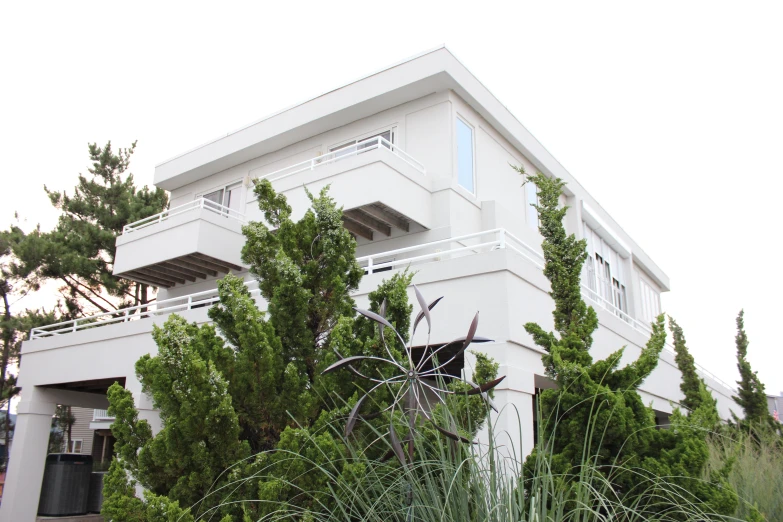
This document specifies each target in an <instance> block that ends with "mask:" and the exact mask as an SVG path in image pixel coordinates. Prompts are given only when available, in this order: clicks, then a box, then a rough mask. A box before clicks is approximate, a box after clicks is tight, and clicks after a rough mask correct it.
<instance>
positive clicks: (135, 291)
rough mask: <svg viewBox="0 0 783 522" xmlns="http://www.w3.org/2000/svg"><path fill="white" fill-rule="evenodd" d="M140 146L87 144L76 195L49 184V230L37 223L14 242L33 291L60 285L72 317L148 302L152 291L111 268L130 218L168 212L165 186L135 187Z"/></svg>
mask: <svg viewBox="0 0 783 522" xmlns="http://www.w3.org/2000/svg"><path fill="white" fill-rule="evenodd" d="M135 149H136V142H133V144H131V146H130V147H129V148H127V149H122V148H121V149H117V150H115V149H114V148H113V147H112V144H111V142H108V143H107V144H106V145H104V146H103V147H99V146H98V145H97V144H95V143H92V144H90V145H89V146H88V154H89V160H90V162H91V166H90V167H89V168H88V169H87V170H88V173H89V174H88V175H83V174H80V175H79V181H78V183H77V185H76V187H74V189H73V192H72V193H71V194H68V193H67V192H65V191H62V192H60V191H56V190H50V189H48V188H47V187H44V190H45V191H46V194H47V196H48V197H49V201H50V202H51V204H52V206H54V207H55V208H56V209H57V210H58V211H59V212H60V217H59V220H58V223H57V226H56V227H55V228H54V230H52V231H50V232H43V231H42V230H40V228H37V229H36V230H34V231H33V232H31V233H29V234H27V237H26V238H25V241H22V242H19V243H18V244H17V245H16V246H15V247H14V254H15V255H16V257H17V259H18V263H17V267H16V269H17V271H19V272H20V273H22V275H23V276H24V277H25V280H26V283H27V286H28V287H29V288H30V289H33V290H36V289H38V287H39V286H40V284H41V283H42V282H45V281H56V282H57V283H59V284H60V285H61V294H62V298H63V302H64V305H65V306H66V308H67V309H68V311H69V314H70V315H71V316H74V317H79V316H83V315H85V313H87V312H95V311H98V312H112V311H114V310H117V309H119V308H122V307H125V306H133V305H139V304H146V303H148V302H150V300H151V299H152V297H153V296H152V295H151V290H152V289H151V288H149V286H148V285H146V284H143V283H138V282H135V281H131V280H128V279H123V278H121V277H117V276H115V275H114V274H113V273H112V269H113V266H114V257H115V253H116V248H115V241H116V239H117V236H119V235H120V234H122V230H123V227H124V226H125V225H127V224H129V223H132V222H134V221H137V220H139V219H143V218H145V217H148V216H151V215H154V214H157V213H158V212H161V211H163V210H165V209H166V207H167V205H168V195H167V194H166V192H165V191H164V190H162V189H155V190H150V189H149V188H147V187H142V188H138V187H136V185H135V181H134V179H133V175H132V174H131V173H129V172H128V169H129V168H130V161H131V157H132V155H133V153H134V151H135Z"/></svg>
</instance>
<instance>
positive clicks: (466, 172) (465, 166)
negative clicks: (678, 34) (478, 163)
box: [457, 118, 476, 194]
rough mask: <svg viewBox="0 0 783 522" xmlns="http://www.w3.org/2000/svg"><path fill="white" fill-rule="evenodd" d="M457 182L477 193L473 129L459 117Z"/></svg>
mask: <svg viewBox="0 0 783 522" xmlns="http://www.w3.org/2000/svg"><path fill="white" fill-rule="evenodd" d="M457 182H458V183H459V184H460V186H461V187H462V188H464V189H465V190H467V191H468V192H472V193H474V194H475V193H476V187H475V182H474V179H473V129H472V128H471V127H470V126H469V125H468V124H467V123H465V122H464V121H462V120H461V119H459V118H457Z"/></svg>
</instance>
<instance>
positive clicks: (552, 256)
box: [516, 168, 736, 514]
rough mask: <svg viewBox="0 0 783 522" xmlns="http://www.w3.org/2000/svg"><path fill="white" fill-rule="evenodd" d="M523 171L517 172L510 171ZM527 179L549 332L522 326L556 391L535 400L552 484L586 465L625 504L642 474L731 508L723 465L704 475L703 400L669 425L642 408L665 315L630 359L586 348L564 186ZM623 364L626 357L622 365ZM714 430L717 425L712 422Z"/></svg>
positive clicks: (589, 315) (581, 249)
mask: <svg viewBox="0 0 783 522" xmlns="http://www.w3.org/2000/svg"><path fill="white" fill-rule="evenodd" d="M516 170H517V171H518V172H520V174H525V172H524V170H523V169H521V168H516ZM527 181H529V182H533V183H535V185H536V187H537V188H538V196H539V199H538V203H537V204H535V205H534V207H535V208H536V210H537V211H538V216H539V231H540V232H541V235H542V236H543V238H544V239H543V243H542V249H543V252H544V259H545V268H544V275H545V276H546V277H547V279H549V282H550V286H551V290H550V296H551V297H552V299H553V301H554V311H553V314H552V315H553V318H554V327H555V331H554V332H549V331H546V330H544V329H543V328H542V327H541V326H539V325H537V324H535V323H527V324H525V329H526V331H527V332H528V333H529V334H530V335H531V336H532V337H533V340H534V342H535V343H536V345H538V346H539V347H541V348H542V349H543V350H544V351H545V352H546V353H545V354H544V355H543V356H542V361H543V363H544V368H545V371H546V374H547V376H548V377H550V378H551V379H552V380H553V381H555V383H556V384H557V388H555V389H548V390H544V391H542V393H541V396H540V403H539V407H540V411H541V416H542V431H543V437H544V440H545V448H546V451H547V452H548V453H549V455H550V457H549V459H548V465H549V466H550V471H551V473H553V474H554V475H555V476H557V477H560V478H559V480H564V481H566V482H568V481H571V480H583V476H582V475H581V474H580V472H579V469H580V468H581V467H583V466H585V464H589V465H590V466H591V469H592V470H593V471H594V472H595V473H597V474H598V475H593V476H594V478H595V477H596V476H600V477H601V480H605V481H607V483H608V484H611V488H612V489H613V490H614V491H615V492H617V494H618V495H620V496H621V498H624V500H625V501H630V500H631V499H633V498H638V495H639V494H640V490H639V488H638V487H637V486H638V484H639V481H640V477H650V478H651V479H652V478H654V477H667V478H668V480H669V481H670V482H671V483H672V484H675V485H677V486H678V487H681V488H684V489H687V490H692V491H694V492H695V495H696V498H698V499H699V501H700V502H703V503H704V505H705V506H708V507H709V510H710V511H712V512H715V513H725V514H728V513H731V512H733V510H734V508H735V506H736V493H734V491H733V490H731V488H730V487H728V486H727V483H726V481H725V477H726V473H727V472H728V470H727V469H723V470H720V471H719V472H715V473H714V474H713V476H712V477H711V479H712V482H703V481H701V475H702V472H703V468H704V465H705V463H706V460H707V457H708V451H707V445H706V431H705V424H709V422H711V421H708V420H706V419H707V418H710V419H712V412H711V411H709V408H710V406H712V409H713V410H714V404H709V401H707V400H705V401H704V402H705V405H704V406H703V407H700V408H697V410H696V411H697V413H695V414H693V415H691V416H686V415H683V414H681V413H680V412H679V411H675V413H674V415H673V416H672V419H671V423H672V427H673V429H670V430H659V429H657V428H656V425H655V421H654V414H653V411H652V409H651V408H650V407H647V406H645V405H644V404H643V402H642V399H641V397H640V396H639V393H638V392H637V390H638V387H639V386H640V385H641V384H642V383H643V382H644V380H645V379H646V378H647V377H648V376H649V375H650V374H651V373H652V372H653V370H654V369H655V368H656V366H657V364H658V359H659V355H660V353H661V351H662V350H663V348H664V345H665V342H666V330H665V324H664V316H663V314H661V315H660V316H658V317H657V319H656V320H655V321H654V322H653V323H652V324H651V325H650V326H651V330H652V335H651V337H650V339H649V340H648V342H647V344H646V346H645V347H644V348H642V350H641V352H640V353H639V355H638V357H637V358H636V359H635V360H630V361H628V357H624V354H625V348H620V349H619V350H617V351H615V352H614V353H612V354H610V355H609V356H608V357H607V358H606V359H603V360H599V361H594V360H593V357H592V356H591V354H590V348H591V347H592V344H593V333H594V332H595V330H596V329H597V328H598V318H597V315H596V312H595V310H594V309H593V308H592V307H588V306H587V305H586V304H585V302H584V301H583V299H582V295H581V289H580V284H581V277H582V268H583V264H584V262H585V260H586V258H587V252H586V242H585V241H584V240H577V239H576V238H575V236H574V235H573V234H567V233H566V231H565V227H564V225H563V219H564V217H565V214H566V212H567V210H568V209H567V207H560V205H559V197H560V194H561V192H562V189H563V187H564V185H565V183H564V182H563V181H562V180H560V179H558V178H549V177H547V176H545V175H544V174H541V173H538V174H536V175H533V176H528V178H527ZM623 360H625V361H627V362H626V364H625V365H624V366H621V362H623ZM712 426H714V424H712ZM538 451H540V449H539V448H537V449H536V450H534V452H533V454H531V456H530V457H528V459H527V461H526V464H525V467H526V469H527V471H528V475H529V476H534V470H533V468H534V463H535V462H538V461H539V460H538V459H539V458H540V456H539V455H538V454H537V452H538Z"/></svg>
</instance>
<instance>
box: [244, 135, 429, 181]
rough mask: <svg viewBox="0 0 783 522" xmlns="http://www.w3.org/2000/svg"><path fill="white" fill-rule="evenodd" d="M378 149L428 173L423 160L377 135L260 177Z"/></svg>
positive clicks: (311, 167)
mask: <svg viewBox="0 0 783 522" xmlns="http://www.w3.org/2000/svg"><path fill="white" fill-rule="evenodd" d="M376 149H383V150H386V151H388V152H389V153H390V154H394V155H395V156H397V157H398V158H400V159H401V160H402V161H404V162H405V163H407V164H408V165H410V166H411V167H413V168H414V169H416V170H418V171H419V172H421V173H422V174H426V173H427V170H426V169H425V168H424V165H422V164H421V162H419V161H417V160H416V159H414V158H413V156H411V155H410V154H408V153H407V152H405V151H404V150H402V149H401V148H399V147H398V146H397V145H394V144H392V143H390V142H389V141H387V140H386V139H384V138H382V137H381V136H376V137H374V138H369V139H366V140H364V141H360V142H358V143H355V144H353V145H350V146H348V147H344V148H342V149H339V150H333V151H332V152H329V153H327V154H324V155H323V156H318V157H316V158H312V159H309V160H306V161H302V162H300V163H296V164H295V165H291V166H289V167H286V168H284V169H280V170H276V171H274V172H270V173H269V174H264V175H262V176H259V178H258V179H268V180H269V181H277V180H280V179H283V178H287V177H288V176H293V175H294V174H299V173H300V172H306V171H308V170H315V169H316V168H318V167H323V166H324V165H329V164H332V163H334V162H336V161H340V160H342V159H346V158H350V157H353V156H356V155H358V154H364V153H365V152H369V151H371V150H376Z"/></svg>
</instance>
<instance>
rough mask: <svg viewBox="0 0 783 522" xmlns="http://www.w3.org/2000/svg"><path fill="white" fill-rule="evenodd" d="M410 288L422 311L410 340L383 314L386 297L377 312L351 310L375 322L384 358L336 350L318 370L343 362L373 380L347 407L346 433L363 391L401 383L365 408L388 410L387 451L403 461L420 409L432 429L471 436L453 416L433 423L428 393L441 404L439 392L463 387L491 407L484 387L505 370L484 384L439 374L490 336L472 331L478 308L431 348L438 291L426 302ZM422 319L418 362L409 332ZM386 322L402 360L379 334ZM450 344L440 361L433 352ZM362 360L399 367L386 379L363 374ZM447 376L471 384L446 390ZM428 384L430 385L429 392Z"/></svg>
mask: <svg viewBox="0 0 783 522" xmlns="http://www.w3.org/2000/svg"><path fill="white" fill-rule="evenodd" d="M413 289H414V291H415V293H416V299H417V300H418V302H419V306H420V307H421V311H420V312H419V314H418V315H417V317H416V320H415V321H414V323H413V333H412V334H411V337H410V341H409V342H408V343H405V341H404V340H403V338H402V336H401V335H400V333H399V332H398V331H397V330H396V329H395V328H394V327H393V326H392V324H391V323H390V322H389V321H388V320H387V319H386V318H385V314H386V301H385V300H384V301H383V303H382V304H381V307H380V314H376V313H374V312H371V311H369V310H362V309H359V308H354V310H356V311H357V312H358V313H360V314H361V315H363V316H364V317H367V318H368V319H370V320H372V321H375V322H376V323H377V324H378V329H379V332H380V339H381V343H382V344H383V347H384V349H385V351H386V354H387V356H388V358H383V357H372V356H363V355H357V356H352V357H345V358H343V357H342V356H340V354H338V356H339V357H341V359H340V360H339V361H337V362H336V363H334V364H332V365H331V366H329V367H328V368H326V369H325V370H324V371H323V373H324V374H326V373H329V372H333V371H335V370H338V369H341V368H345V369H347V370H349V371H351V372H352V373H353V374H355V375H357V376H358V377H361V378H363V379H366V380H368V381H370V382H372V383H374V386H373V387H372V388H370V390H369V391H367V392H366V393H365V394H364V395H363V396H362V397H361V398H360V399H359V400H358V401H357V402H356V405H355V406H354V407H353V409H352V410H351V412H350V413H349V415H348V421H347V423H346V426H345V435H346V436H348V435H350V434H351V432H352V431H353V429H354V426H355V425H356V421H357V420H358V419H359V417H360V414H359V410H360V409H361V407H362V404H363V403H364V401H365V399H367V397H369V396H370V394H372V392H374V391H375V390H377V389H378V388H380V387H382V386H393V385H400V387H399V389H398V390H397V391H396V393H395V394H394V399H393V400H392V402H391V405H389V406H388V407H386V408H384V409H383V410H381V411H379V412H376V413H374V414H370V415H368V416H366V417H365V418H371V417H376V416H378V415H380V414H381V413H384V412H386V411H391V419H392V420H391V423H390V426H389V438H390V442H391V447H392V451H393V452H394V454H395V455H396V456H397V458H398V459H399V460H400V462H401V463H402V465H403V466H406V465H408V464H409V463H411V462H412V461H413V436H414V430H415V426H416V418H417V417H418V415H419V414H421V415H423V417H424V418H425V419H426V420H427V421H428V422H430V423H431V424H432V425H433V426H434V427H435V429H436V430H438V431H439V432H440V433H442V434H443V435H445V436H446V437H448V438H450V439H452V440H455V441H461V442H467V443H470V442H471V441H470V440H468V439H466V438H465V437H462V436H461V435H459V434H458V433H457V428H456V426H455V425H454V423H453V421H452V426H450V428H451V429H446V428H444V427H442V426H440V425H438V423H437V422H436V420H435V419H434V418H433V416H432V415H431V410H432V408H431V405H430V404H429V398H428V393H431V394H434V396H435V397H436V398H437V399H438V400H439V401H440V402H441V403H443V404H444V405H445V404H446V400H445V399H444V398H443V397H444V395H453V394H457V393H465V394H466V395H479V394H480V395H481V397H482V398H483V399H484V400H485V401H486V402H487V404H489V405H490V406H491V407H492V408H493V409H494V406H493V405H492V401H491V399H490V398H489V396H488V395H487V392H488V391H489V390H491V389H493V388H494V387H495V386H497V385H498V384H499V383H500V382H501V381H502V380H503V379H505V376H503V377H499V378H497V379H494V380H492V381H490V382H487V383H485V384H482V385H477V384H475V383H473V382H471V381H469V380H467V379H465V378H462V377H456V376H454V375H446V374H444V373H443V370H444V368H446V366H448V365H449V364H450V363H451V362H453V361H454V360H455V359H456V358H457V357H459V356H460V355H461V354H463V353H464V352H465V350H466V349H467V348H468V346H469V345H470V344H471V343H486V342H491V339H487V338H484V337H477V336H476V335H475V334H476V329H477V328H478V313H476V316H475V317H474V318H473V321H472V322H471V324H470V328H469V329H468V333H467V335H466V336H464V337H459V338H457V339H454V340H453V341H451V342H449V343H447V344H444V345H442V346H440V347H438V348H436V349H432V348H431V347H430V334H431V331H432V319H431V317H430V310H432V309H433V308H434V307H435V305H437V304H438V303H439V302H440V300H441V299H443V298H442V297H439V298H438V299H435V300H434V301H432V302H431V303H429V304H427V302H426V301H425V300H424V297H423V296H422V295H421V293H420V292H419V289H418V288H416V286H415V285H414V287H413ZM422 319H425V320H426V321H427V343H426V345H425V346H424V352H423V353H422V357H421V359H420V360H419V361H418V362H414V358H413V353H412V352H413V338H414V336H415V335H416V328H417V327H418V326H419V323H420V322H421V321H422ZM386 328H389V329H390V330H391V331H392V332H394V335H395V336H396V337H397V339H398V340H399V341H400V344H401V345H402V346H403V347H405V355H406V356H407V361H405V362H403V363H401V362H399V361H397V360H396V359H395V357H394V356H393V355H392V351H391V350H390V349H389V345H388V344H387V343H386V338H385V337H384V329H386ZM454 346H459V348H458V349H457V350H456V352H455V353H454V354H453V355H451V357H450V358H448V360H446V362H443V363H440V362H439V361H438V359H437V355H438V353H440V352H442V351H443V350H444V349H446V348H448V347H454ZM364 360H375V361H380V362H383V363H386V364H389V365H391V366H393V367H394V368H396V369H397V370H398V373H397V374H396V375H394V376H392V377H389V378H386V379H378V378H374V377H371V376H368V375H364V374H362V373H360V372H359V371H358V370H357V369H356V368H355V367H354V364H355V363H358V362H360V361H364ZM428 363H430V364H431V366H432V367H431V368H429V369H425V367H426V365H427V364H428ZM425 379H426V380H425ZM447 379H448V380H455V379H456V380H460V381H463V382H465V383H467V384H468V385H469V386H470V389H469V390H468V391H467V392H457V391H454V390H448V389H445V388H442V387H440V386H442V385H441V383H443V382H444V381H445V380H447ZM427 380H430V381H431V382H427ZM427 390H429V392H428V391H427ZM402 401H407V408H408V410H407V413H408V435H407V437H406V438H405V439H404V440H406V441H407V442H408V448H407V449H408V451H407V455H406V453H405V451H404V450H403V447H402V443H401V442H400V438H399V437H398V435H397V432H396V430H395V428H394V412H395V410H397V409H398V408H399V409H400V410H401V411H404V410H403V407H402V406H401V402H402ZM422 401H426V403H427V404H426V406H427V407H426V408H425V404H424V403H423V402H422Z"/></svg>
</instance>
